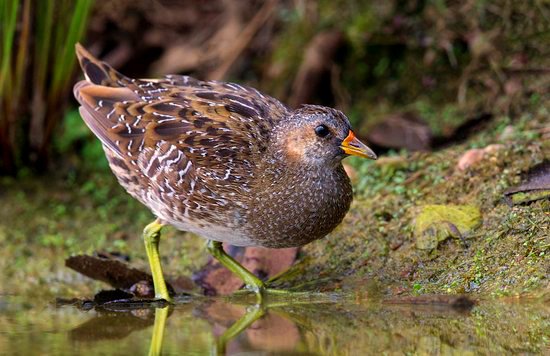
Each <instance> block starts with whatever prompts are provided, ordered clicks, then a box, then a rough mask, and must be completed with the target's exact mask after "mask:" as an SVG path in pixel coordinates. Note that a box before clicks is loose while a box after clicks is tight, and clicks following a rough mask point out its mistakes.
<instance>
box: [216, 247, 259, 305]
mask: <svg viewBox="0 0 550 356" xmlns="http://www.w3.org/2000/svg"><path fill="white" fill-rule="evenodd" d="M207 248H208V252H210V253H211V254H212V256H214V258H216V259H217V260H218V261H220V263H221V264H222V265H223V266H224V267H225V268H227V269H228V270H230V271H231V272H233V273H235V274H236V275H237V276H239V277H240V278H241V279H242V280H243V281H244V283H245V284H246V288H247V289H249V290H251V291H253V292H254V293H256V295H257V296H258V300H261V298H262V293H263V292H264V291H265V284H264V282H262V281H261V280H260V279H259V278H258V277H256V276H255V275H253V274H252V273H251V272H250V271H249V270H247V269H246V268H244V267H243V266H242V265H241V264H240V263H239V262H237V261H236V260H235V259H234V258H233V257H231V256H229V255H228V254H227V253H225V251H224V250H223V246H222V243H221V242H218V241H208V245H207Z"/></svg>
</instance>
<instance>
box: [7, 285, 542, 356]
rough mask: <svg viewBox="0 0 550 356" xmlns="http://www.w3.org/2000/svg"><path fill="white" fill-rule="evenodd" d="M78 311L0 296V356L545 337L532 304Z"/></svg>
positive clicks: (420, 345)
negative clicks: (0, 355)
mask: <svg viewBox="0 0 550 356" xmlns="http://www.w3.org/2000/svg"><path fill="white" fill-rule="evenodd" d="M142 307H143V306H142ZM85 309H86V306H85V305H84V309H79V308H77V307H75V306H72V305H64V306H59V305H56V303H55V301H53V300H44V301H40V298H37V297H36V296H32V297H16V296H6V295H3V296H0V354H11V355H27V354H41V355H48V354H51V355H54V354H55V355H74V354H78V355H111V354H113V355H119V354H135V355H144V354H156V353H158V352H159V351H160V350H162V354H164V355H207V354H214V355H215V354H242V353H246V354H265V352H268V353H269V354H273V353H274V354H308V355H309V354H314V355H342V354H343V355H358V354H361V355H366V354H381V353H385V354H396V355H401V354H421V355H425V354H432V355H436V354H444V355H455V354H460V355H469V354H472V355H473V354H544V353H546V352H548V347H549V338H550V335H549V333H550V327H549V321H550V318H549V317H550V307H549V306H548V304H547V303H546V304H545V303H543V302H540V301H539V302H535V301H522V302H519V301H517V300H516V301H513V300H503V299H501V300H499V301H491V302H489V301H486V302H479V303H478V304H477V305H475V306H473V307H469V306H467V305H458V304H454V305H443V304H438V305H417V304H384V303H377V304H372V303H369V302H368V301H364V300H361V301H352V300H346V299H345V298H344V299H342V298H340V297H338V296H329V295H324V296H321V297H315V298H312V299H310V300H309V301H299V302H294V303H287V302H273V303H267V304H266V305H265V306H264V307H258V306H255V305H253V304H246V305H243V304H241V303H237V302H233V303H230V302H229V301H226V300H224V299H220V298H198V297H197V298H181V299H179V300H178V302H177V304H176V305H175V306H174V307H164V308H151V307H145V308H140V306H139V305H132V306H131V307H129V308H128V305H126V306H125V305H111V306H108V307H104V308H101V309H94V308H92V309H89V310H85Z"/></svg>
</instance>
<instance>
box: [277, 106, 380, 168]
mask: <svg viewBox="0 0 550 356" xmlns="http://www.w3.org/2000/svg"><path fill="white" fill-rule="evenodd" d="M274 130H275V132H274V134H275V137H276V140H277V141H279V143H280V145H279V149H280V150H281V151H282V153H283V154H284V155H285V156H286V157H287V158H289V159H290V160H291V161H294V162H297V163H299V164H305V165H308V166H326V165H331V166H335V165H338V164H340V161H341V160H342V159H343V158H345V157H347V156H349V155H354V156H360V157H365V158H370V159H376V158H377V157H376V154H375V153H374V152H373V151H372V150H371V149H370V148H369V147H367V145H365V144H364V143H362V142H361V141H359V140H358V139H357V137H355V134H354V132H353V131H352V130H351V125H350V123H349V120H348V118H347V117H346V116H345V115H344V114H343V113H342V112H340V111H338V110H335V109H332V108H328V107H324V106H317V105H304V106H302V107H300V108H298V109H297V110H295V111H293V112H292V115H291V116H290V118H288V119H287V120H282V121H281V122H280V123H279V125H277V126H276V127H275V128H274Z"/></svg>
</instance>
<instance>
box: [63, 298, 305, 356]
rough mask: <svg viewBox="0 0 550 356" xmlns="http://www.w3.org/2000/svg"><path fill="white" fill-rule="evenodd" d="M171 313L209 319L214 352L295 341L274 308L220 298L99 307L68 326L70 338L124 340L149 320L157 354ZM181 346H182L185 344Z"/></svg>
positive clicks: (276, 347)
mask: <svg viewBox="0 0 550 356" xmlns="http://www.w3.org/2000/svg"><path fill="white" fill-rule="evenodd" d="M278 306H280V304H278ZM174 313H176V314H180V313H187V314H189V313H192V314H193V315H194V316H195V317H196V318H199V319H203V320H206V321H208V323H209V324H210V325H211V333H212V335H213V336H214V338H215V340H216V341H215V343H213V344H212V345H211V347H212V349H211V351H212V352H211V353H212V354H216V355H224V354H233V353H235V352H242V351H249V350H265V351H292V350H294V349H295V347H296V345H297V344H298V342H299V340H300V332H299V329H298V327H297V326H296V324H295V323H294V322H293V321H292V320H290V319H288V318H287V317H285V316H283V315H282V314H279V313H277V308H276V307H275V308H271V307H270V305H269V304H262V305H238V304H232V303H229V302H227V301H224V300H209V301H204V302H201V303H192V304H191V303H190V304H176V305H175V306H165V307H159V308H147V307H146V306H145V305H144V306H142V307H141V308H129V309H124V308H117V309H116V310H112V309H99V310H98V313H97V315H96V316H95V317H94V318H92V319H90V320H88V321H86V322H85V323H83V324H81V325H79V326H78V327H76V328H74V329H73V330H71V332H70V339H72V340H74V341H81V342H96V341H107V340H116V339H123V338H126V337H127V336H129V335H130V334H132V333H133V332H136V331H139V330H142V329H144V328H148V327H150V326H151V325H152V326H153V330H152V334H151V341H150V346H149V355H161V354H162V345H163V339H164V336H165V331H166V329H167V320H168V318H169V317H170V316H171V315H172V314H174ZM180 315H181V314H180ZM190 342H192V340H190ZM181 347H182V348H183V349H185V345H181Z"/></svg>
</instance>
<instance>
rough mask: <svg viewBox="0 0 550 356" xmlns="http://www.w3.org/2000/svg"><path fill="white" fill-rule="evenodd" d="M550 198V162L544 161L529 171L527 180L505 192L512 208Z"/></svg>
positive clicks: (505, 197) (506, 199) (507, 201)
mask: <svg viewBox="0 0 550 356" xmlns="http://www.w3.org/2000/svg"><path fill="white" fill-rule="evenodd" d="M549 197H550V161H544V162H542V163H540V164H538V165H536V166H534V167H533V168H531V170H529V172H528V173H527V176H526V178H525V180H524V181H523V182H522V183H521V184H520V185H517V186H515V187H511V188H508V189H507V190H506V191H505V192H504V199H505V201H506V203H507V204H508V205H510V206H513V205H518V204H523V203H528V202H531V201H535V200H539V199H548V198H549Z"/></svg>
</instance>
